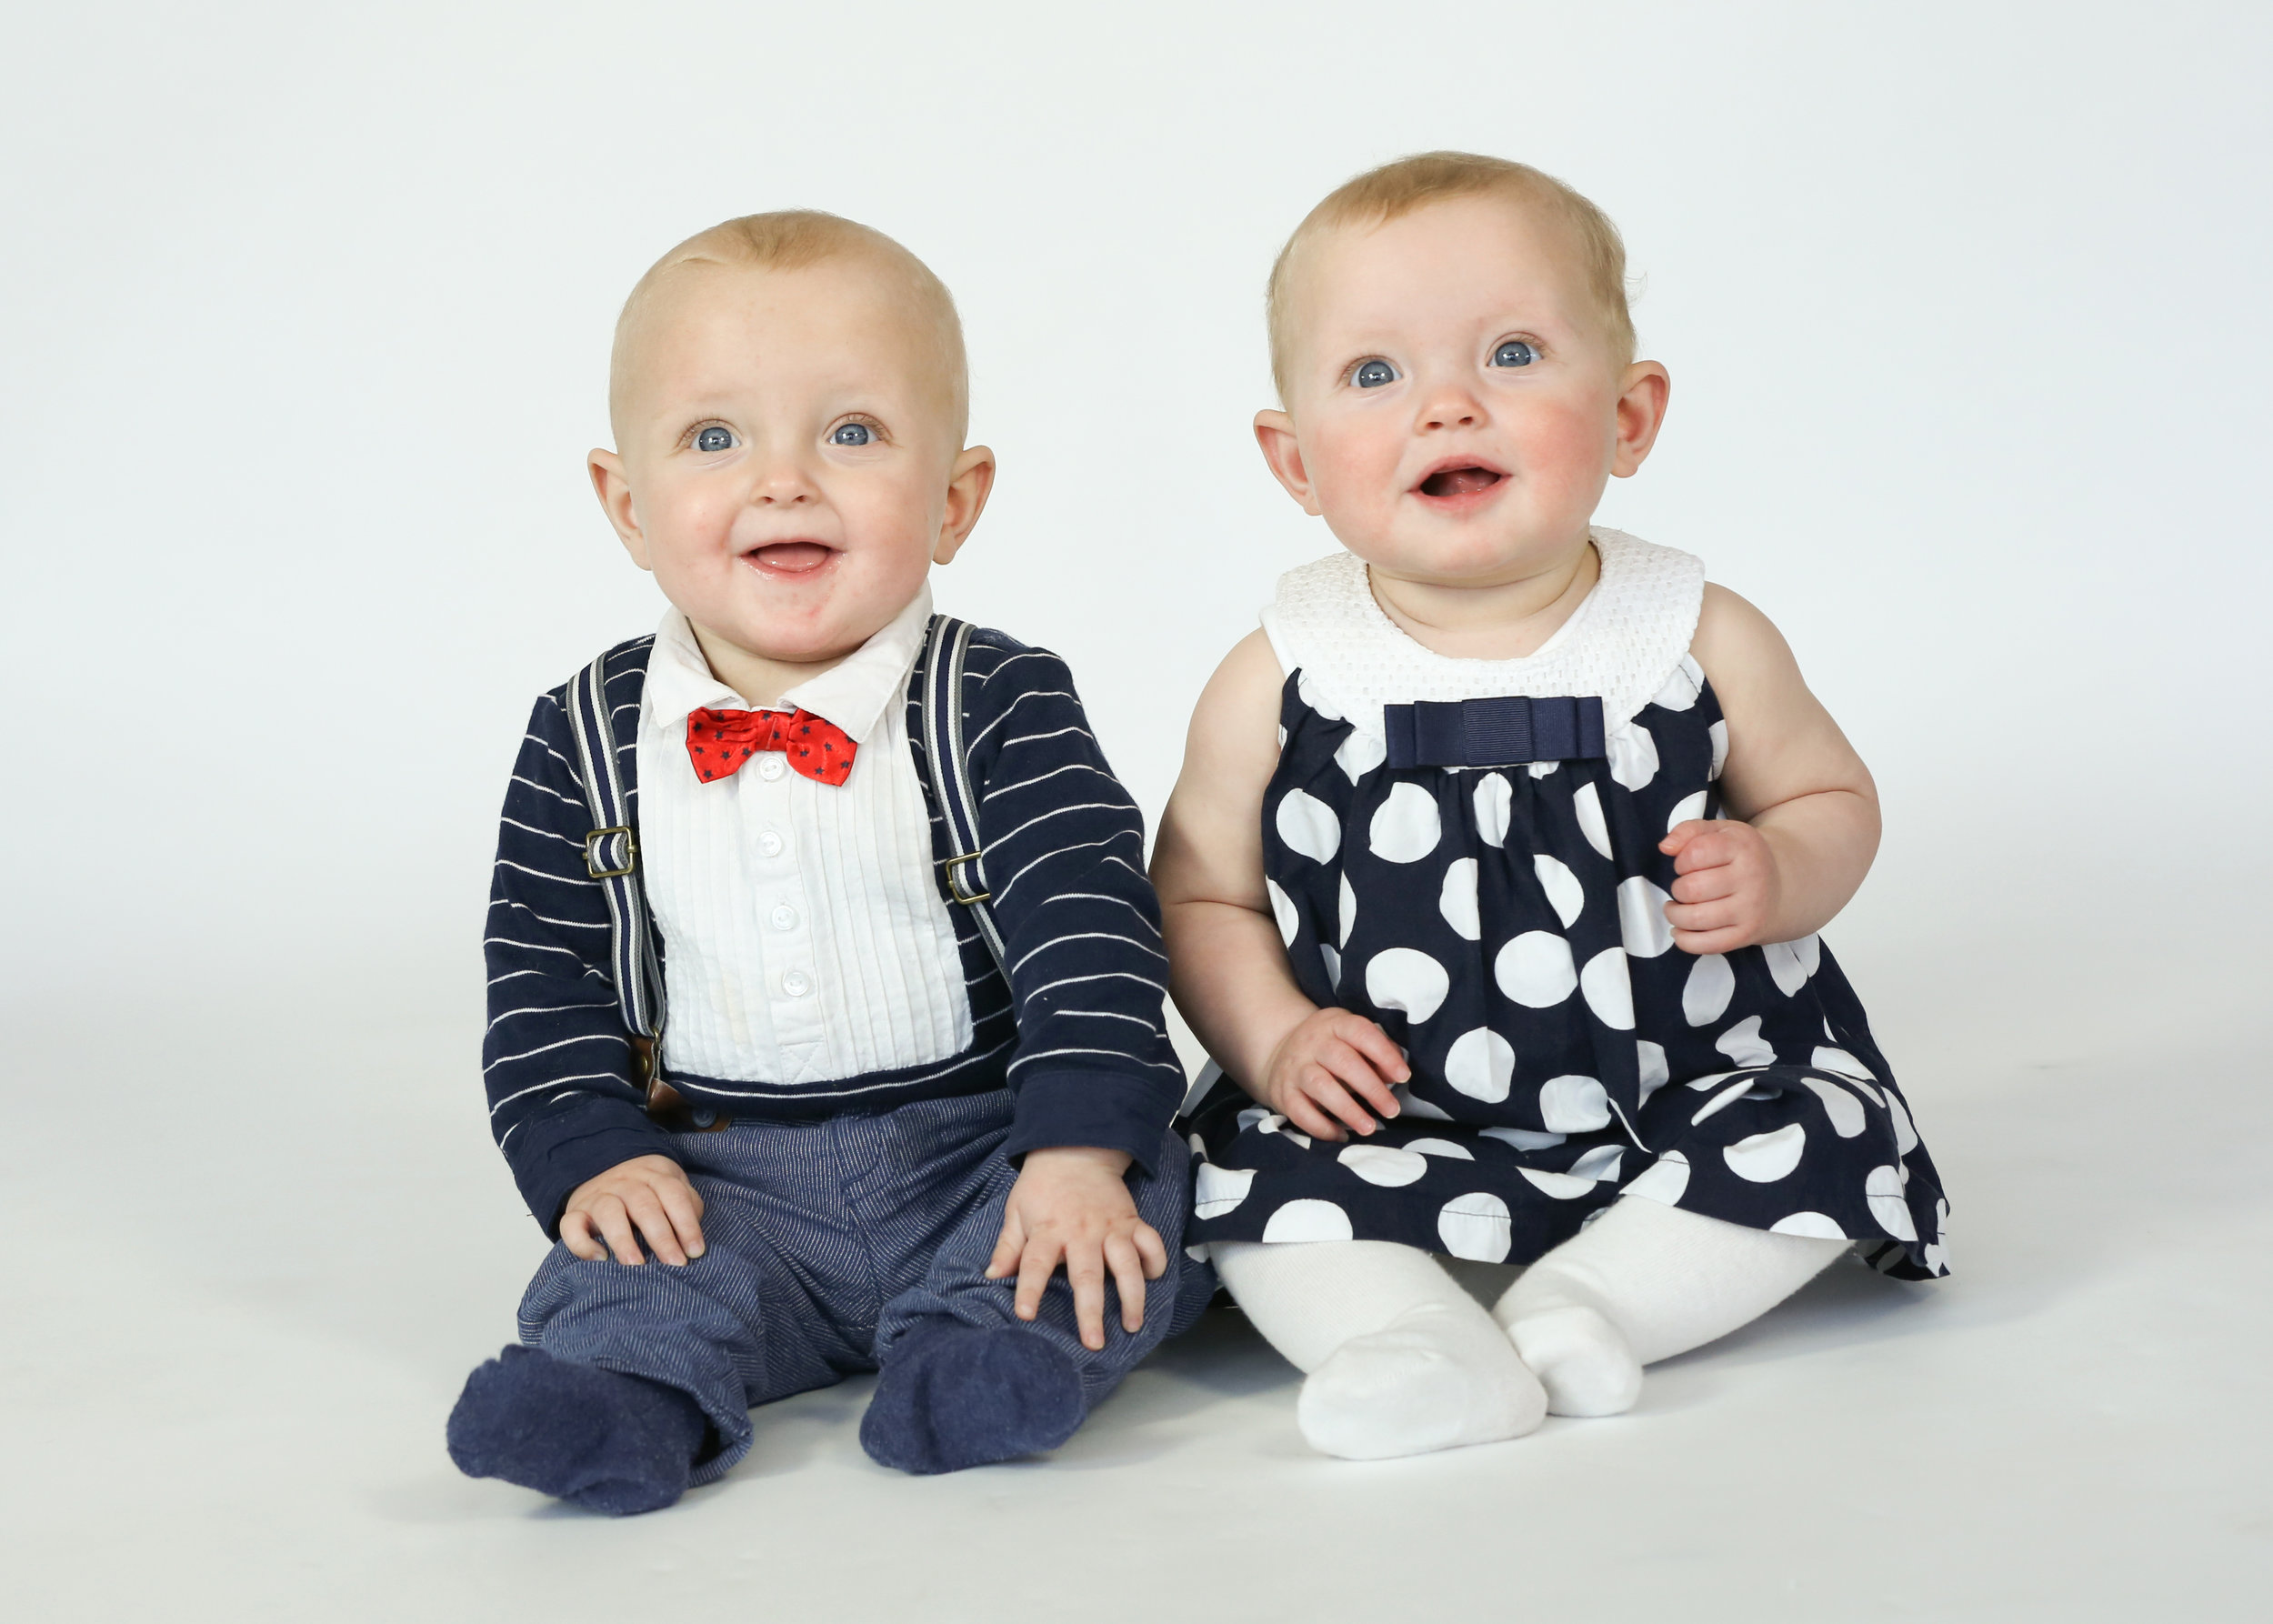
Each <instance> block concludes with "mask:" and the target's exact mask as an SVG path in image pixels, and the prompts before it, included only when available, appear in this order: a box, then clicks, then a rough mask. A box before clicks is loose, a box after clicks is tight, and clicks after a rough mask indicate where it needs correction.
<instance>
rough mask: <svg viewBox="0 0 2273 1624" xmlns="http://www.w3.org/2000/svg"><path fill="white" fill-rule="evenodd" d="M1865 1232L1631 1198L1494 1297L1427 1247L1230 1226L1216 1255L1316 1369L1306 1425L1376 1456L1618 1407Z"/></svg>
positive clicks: (1507, 1433) (1299, 1357)
mask: <svg viewBox="0 0 2273 1624" xmlns="http://www.w3.org/2000/svg"><path fill="white" fill-rule="evenodd" d="M1846 1250H1847V1242H1845V1241H1837V1240H1822V1239H1818V1238H1815V1237H1813V1236H1804V1235H1771V1234H1769V1233H1767V1231H1766V1230H1761V1229H1747V1228H1744V1227H1743V1226H1742V1225H1739V1224H1730V1223H1724V1222H1722V1221H1721V1220H1720V1219H1718V1218H1705V1217H1703V1216H1701V1215H1700V1214H1697V1213H1693V1212H1683V1211H1681V1210H1679V1209H1678V1208H1671V1207H1667V1206H1665V1205H1663V1204H1662V1203H1659V1202H1656V1201H1650V1200H1647V1199H1641V1198H1627V1199H1622V1200H1620V1201H1618V1202H1617V1203H1615V1204H1614V1205H1613V1206H1612V1207H1611V1208H1610V1209H1609V1210H1608V1211H1607V1212H1606V1213H1604V1214H1603V1215H1602V1217H1601V1218H1597V1220H1595V1222H1594V1223H1592V1224H1590V1225H1588V1226H1587V1228H1586V1229H1585V1230H1583V1231H1581V1232H1580V1233H1579V1234H1578V1235H1577V1236H1576V1237H1574V1238H1571V1239H1569V1240H1567V1241H1565V1242H1564V1243H1563V1244H1562V1245H1561V1246H1559V1247H1557V1248H1555V1249H1554V1250H1553V1251H1551V1252H1549V1253H1548V1254H1547V1256H1546V1257H1544V1258H1540V1259H1539V1261H1538V1262H1537V1263H1535V1264H1533V1265H1532V1266H1531V1267H1530V1268H1528V1269H1527V1270H1526V1271H1525V1272H1524V1274H1523V1275H1522V1277H1521V1278H1519V1279H1517V1282H1516V1283H1515V1285H1513V1286H1512V1287H1510V1288H1508V1289H1507V1292H1506V1294H1505V1295H1503V1296H1502V1297H1501V1298H1500V1299H1499V1301H1498V1302H1497V1304H1496V1305H1494V1307H1493V1308H1492V1309H1491V1310H1490V1312H1489V1313H1487V1312H1486V1311H1485V1309H1484V1308H1483V1307H1482V1306H1481V1305H1480V1304H1478V1303H1477V1301H1476V1299H1475V1298H1471V1297H1469V1296H1468V1294H1467V1292H1466V1291H1464V1290H1462V1289H1461V1288H1460V1287H1459V1285H1458V1284H1457V1283H1456V1282H1455V1281H1454V1280H1453V1278H1452V1277H1451V1276H1450V1275H1448V1274H1447V1273H1446V1272H1445V1271H1444V1269H1443V1268H1441V1267H1439V1266H1438V1265H1437V1262H1436V1261H1435V1259H1433V1258H1430V1257H1429V1255H1428V1254H1427V1253H1426V1252H1423V1251H1420V1250H1418V1249H1417V1248H1412V1247H1405V1246H1397V1245H1393V1244H1390V1243H1387V1242H1384V1241H1367V1240H1345V1241H1321V1242H1316V1243H1311V1244H1300V1243H1279V1244H1277V1245H1264V1244H1261V1243H1259V1242H1253V1241H1219V1242H1217V1244H1216V1246H1215V1247H1214V1248H1212V1255H1213V1257H1214V1258H1215V1262H1216V1268H1217V1273H1218V1274H1220V1275H1221V1277H1222V1278H1223V1283H1224V1285H1225V1286H1226V1287H1227V1288H1229V1289H1230V1292H1231V1295H1232V1296H1233V1297H1234V1298H1237V1301H1238V1304H1239V1306H1240V1308H1243V1309H1245V1310H1246V1312H1247V1318H1248V1319H1249V1320H1250V1321H1252V1322H1253V1324H1254V1326H1255V1328H1257V1330H1259V1331H1261V1332H1262V1333H1263V1335H1264V1336H1265V1337H1266V1338H1267V1339H1268V1340H1269V1342H1270V1344H1271V1346H1272V1347H1274V1348H1277V1349H1278V1350H1279V1352H1281V1353H1283V1354H1285V1355H1286V1356H1287V1359H1288V1360H1289V1361H1290V1362H1291V1363H1292V1364H1293V1365H1294V1366H1295V1367H1296V1368H1297V1369H1299V1370H1301V1371H1303V1372H1304V1373H1305V1375H1306V1376H1307V1378H1308V1379H1307V1380H1306V1381H1305V1382H1304V1383H1303V1384H1302V1397H1301V1399H1300V1401H1299V1402H1298V1404H1297V1408H1296V1418H1297V1422H1298V1423H1299V1425H1300V1426H1301V1428H1302V1434H1303V1437H1304V1438H1306V1439H1308V1440H1309V1442H1310V1444H1311V1446H1312V1447H1313V1448H1314V1449H1320V1450H1323V1451H1324V1452H1326V1453H1327V1454H1329V1455H1341V1456H1345V1457H1347V1458H1349V1459H1379V1458H1382V1457H1386V1456H1391V1455H1415V1454H1419V1453H1421V1452H1423V1451H1425V1450H1428V1449H1450V1448H1452V1447H1454V1446H1456V1445H1459V1444H1474V1443H1489V1442H1491V1441H1493V1440H1495V1439H1505V1438H1517V1437H1520V1436H1521V1435H1522V1434H1524V1433H1526V1432H1528V1431H1530V1430H1531V1429H1533V1428H1534V1427H1537V1425H1538V1424H1539V1420H1540V1418H1541V1417H1542V1415H1543V1414H1544V1413H1546V1412H1547V1411H1552V1412H1553V1413H1555V1414H1557V1415H1567V1416H1605V1415H1616V1414H1617V1413H1618V1412H1619V1411H1621V1410H1624V1409H1627V1408H1630V1407H1631V1406H1632V1404H1633V1402H1634V1400H1635V1398H1637V1397H1638V1396H1639V1394H1640V1392H1641V1379H1642V1367H1643V1366H1644V1365H1649V1364H1655V1363H1656V1362H1657V1360H1659V1359H1663V1358H1672V1357H1673V1356H1674V1355H1675V1354H1677V1353H1683V1352H1686V1351H1687V1350H1688V1349H1689V1348H1697V1347H1701V1346H1702V1345H1704V1344H1705V1343H1707V1342H1710V1341H1712V1340H1714V1339H1715V1338H1719V1337H1724V1336H1727V1334H1728V1333H1729V1332H1730V1331H1732V1330H1735V1329H1737V1328H1738V1327H1739V1326H1743V1325H1747V1324H1749V1323H1750V1322H1751V1321H1753V1320H1754V1319H1757V1318H1759V1316H1760V1315H1762V1314H1764V1313H1766V1312H1767V1310H1768V1309H1770V1308H1774V1307H1775V1306H1776V1305H1777V1303H1779V1302H1781V1301H1783V1300H1784V1298H1787V1297H1789V1296H1790V1295H1791V1294H1792V1293H1793V1292H1795V1291H1797V1290H1798V1289H1799V1288H1800V1287H1802V1286H1804V1285H1806V1284H1807V1281H1809V1280H1810V1279H1813V1278H1815V1277H1816V1276H1817V1274H1819V1273H1821V1272H1822V1271H1823V1270H1824V1269H1825V1268H1827V1267H1829V1265H1830V1264H1831V1263H1832V1261H1833V1260H1834V1259H1836V1258H1837V1257H1839V1255H1840V1254H1841V1253H1843V1252H1845V1251H1846ZM1518 1355H1519V1356H1520V1357H1517V1356H1518Z"/></svg>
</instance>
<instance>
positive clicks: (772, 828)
mask: <svg viewBox="0 0 2273 1624" xmlns="http://www.w3.org/2000/svg"><path fill="white" fill-rule="evenodd" d="M930 619H931V591H930V588H929V587H928V586H926V588H925V589H924V590H923V591H921V592H919V593H917V594H916V599H915V601H914V602H912V603H910V604H909V605H908V606H907V607H906V609H904V610H902V611H901V612H900V614H899V616H898V617H896V619H894V620H893V621H892V623H891V624H890V625H888V626H886V627H885V628H884V629H883V630H881V631H879V632H877V633H876V636H874V637H870V638H869V639H868V641H867V642H866V643H864V644H862V645H861V647H859V648H858V649H856V650H855V651H854V652H853V653H852V654H851V655H850V656H849V657H846V659H845V660H844V661H843V662H842V663H841V664H839V665H837V666H836V667H832V668H831V669H829V670H827V671H826V672H824V673H822V674H821V675H820V676H818V677H814V678H813V679H812V680H811V681H809V682H806V683H801V684H799V685H798V686H797V687H795V688H792V689H791V690H790V691H789V692H787V693H786V694H784V695H783V696H782V697H781V698H780V699H779V700H778V701H776V703H775V704H774V705H773V706H770V707H765V708H768V709H776V710H790V709H804V710H807V711H810V712H812V713H813V714H814V715H815V716H818V717H825V718H826V719H827V720H828V721H830V722H833V723H835V724H836V726H837V727H841V728H842V729H844V731H845V733H846V736H847V737H850V738H851V739H852V741H853V742H854V744H856V746H858V749H857V751H856V753H855V755H854V757H853V766H852V772H851V774H850V776H849V777H846V780H845V782H844V783H842V784H841V785H836V786H830V785H826V784H820V783H816V782H815V781H814V780H812V779H810V778H806V777H802V776H800V775H799V774H797V773H795V772H792V771H790V770H789V764H788V758H787V757H786V756H785V755H783V754H782V753H781V752H779V751H766V752H763V753H761V754H759V755H756V756H754V757H751V758H750V759H749V760H748V761H747V762H746V763H745V764H744V765H743V767H742V768H741V770H740V771H738V772H736V774H734V776H733V777H727V778H721V779H719V780H718V781H716V783H711V784H706V783H704V782H702V780H701V779H699V778H697V777H696V776H695V768H694V764H693V763H692V762H691V761H690V760H689V759H688V758H687V754H686V718H687V716H688V713H690V712H691V711H693V710H695V709H696V708H697V707H710V708H713V709H726V710H750V709H755V708H758V707H753V706H752V705H750V704H749V703H748V701H746V700H745V699H744V698H743V697H741V696H740V695H738V694H736V693H735V692H734V690H733V689H731V688H729V687H726V685H725V684H724V683H722V682H720V681H719V680H718V678H717V677H715V676H713V675H712V674H711V670H710V666H709V663H708V662H707V661H706V660H705V659H704V657H703V653H702V648H701V647H700V646H699V645H698V644H697V643H696V640H695V634H694V629H693V628H692V627H690V626H688V624H687V622H686V616H684V615H682V614H680V613H679V612H678V611H677V610H676V609H674V610H672V611H671V612H670V613H669V614H667V615H666V616H665V617H663V624H662V625H661V626H660V627H657V628H656V640H655V647H654V651H653V652H652V653H651V654H650V655H649V657H648V660H647V679H646V688H645V690H644V692H643V695H642V697H641V700H640V717H639V744H638V759H639V847H640V859H641V864H642V866H643V867H644V868H645V870H646V882H647V896H648V900H649V903H650V905H651V906H652V907H653V908H654V910H655V916H656V923H657V924H658V926H659V927H661V929H662V932H663V944H664V977H665V983H666V987H665V990H666V997H667V1000H668V1005H667V1007H668V1010H669V1014H668V1018H667V1019H666V1023H665V1028H664V1033H663V1048H664V1054H663V1060H664V1065H665V1067H666V1069H667V1070H670V1071H677V1072H685V1073H689V1074H691V1075H693V1076H695V1077H697V1078H715V1079H718V1080H720V1081H725V1082H758V1083H774V1084H780V1083H798V1082H822V1081H834V1080H836V1079H840V1078H851V1077H858V1076H861V1075H863V1074H865V1073H867V1072H872V1071H883V1070H892V1069H896V1068H902V1067H908V1066H921V1065H926V1064H929V1063H931V1062H934V1061H937V1060H943V1059H946V1058H948V1057H950V1056H952V1055H956V1054H958V1053H960V1052H961V1051H962V1050H963V1049H964V1048H967V1047H968V1046H969V1044H970V1041H971V1005H970V998H969V996H968V992H967V990H966V987H965V986H964V980H963V961H962V958H961V956H960V955H959V954H958V953H957V951H956V943H955V924H954V921H953V920H952V919H951V918H950V917H948V913H947V905H946V899H945V898H943V897H941V896H940V895H939V888H938V884H937V882H936V879H935V878H934V876H933V859H932V847H931V827H930V820H929V815H928V812H927V811H926V807H925V803H924V792H923V787H922V785H921V784H920V783H919V782H918V780H917V777H916V763H915V759H914V757H913V756H912V755H911V754H910V752H909V748H908V740H907V707H906V691H907V676H908V673H909V671H910V670H912V669H913V668H914V667H915V663H916V656H917V654H918V653H919V652H920V651H921V649H922V647H923V641H924V633H925V630H926V627H927V626H928V624H929V622H930Z"/></svg>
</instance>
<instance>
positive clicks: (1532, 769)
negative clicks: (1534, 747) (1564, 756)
mask: <svg viewBox="0 0 2273 1624" xmlns="http://www.w3.org/2000/svg"><path fill="white" fill-rule="evenodd" d="M1562 765H1563V764H1562V763H1561V762H1559V761H1535V762H1533V763H1532V764H1531V765H1530V766H1529V767H1526V768H1524V771H1526V772H1527V773H1529V774H1530V775H1531V777H1532V779H1533V781H1534V782H1537V780H1538V779H1541V778H1544V777H1547V776H1548V775H1549V774H1550V773H1553V772H1555V771H1556V770H1557V768H1559V767H1561V766H1562Z"/></svg>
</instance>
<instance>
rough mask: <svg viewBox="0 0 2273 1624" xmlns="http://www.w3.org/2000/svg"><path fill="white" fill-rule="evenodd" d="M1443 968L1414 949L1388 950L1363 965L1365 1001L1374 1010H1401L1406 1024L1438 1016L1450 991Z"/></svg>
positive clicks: (1450, 980) (1448, 979)
mask: <svg viewBox="0 0 2273 1624" xmlns="http://www.w3.org/2000/svg"><path fill="white" fill-rule="evenodd" d="M1451 987H1452V977H1449V976H1447V975H1446V974H1445V967H1444V966H1442V965H1440V964H1438V963H1437V961H1436V960H1435V959H1433V958H1431V957H1428V955H1427V954H1426V953H1423V952H1421V951H1420V950H1419V949H1417V948H1415V947H1388V948H1385V949H1383V950H1382V951H1381V952H1379V953H1377V954H1375V955H1374V956H1373V957H1371V958H1369V959H1367V961H1366V997H1368V998H1370V999H1372V1000H1373V1005H1374V1007H1375V1008H1377V1009H1401V1010H1403V1011H1404V1012H1405V1017H1406V1018H1407V1020H1412V1021H1424V1020H1427V1018H1429V1017H1430V1016H1432V1015H1434V1014H1436V1013H1437V1007H1438V1006H1439V1005H1441V1004H1443V1002H1444V1001H1445V994H1446V993H1447V991H1449V990H1450V989H1451Z"/></svg>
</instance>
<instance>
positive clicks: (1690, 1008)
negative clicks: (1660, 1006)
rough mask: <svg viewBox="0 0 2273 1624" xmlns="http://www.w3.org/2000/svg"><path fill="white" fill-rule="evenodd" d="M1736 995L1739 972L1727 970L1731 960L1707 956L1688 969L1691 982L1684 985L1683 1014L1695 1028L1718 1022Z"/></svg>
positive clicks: (1688, 981) (1717, 956) (1718, 956)
mask: <svg viewBox="0 0 2273 1624" xmlns="http://www.w3.org/2000/svg"><path fill="white" fill-rule="evenodd" d="M1736 992H1737V972H1736V971H1734V970H1732V969H1730V968H1729V967H1728V960H1727V958H1726V957H1723V956H1722V955H1720V954H1718V953H1707V954H1706V955H1705V956H1704V957H1702V958H1700V959H1698V960H1697V962H1696V963H1695V964H1693V965H1691V966H1690V967H1689V978H1688V979H1687V981H1686V982H1684V983H1682V986H1681V1014H1682V1016H1683V1017H1684V1018H1686V1019H1687V1021H1688V1023H1689V1025H1691V1026H1693V1027H1701V1026H1703V1025H1705V1023H1706V1022H1707V1021H1715V1020H1718V1019H1719V1018H1720V1016H1721V1011H1723V1010H1724V1009H1727V1007H1728V1000H1729V999H1730V998H1732V997H1735V996H1736Z"/></svg>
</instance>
